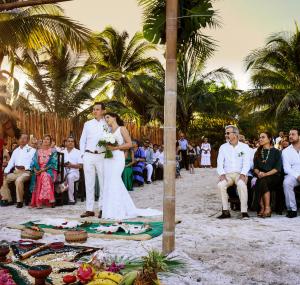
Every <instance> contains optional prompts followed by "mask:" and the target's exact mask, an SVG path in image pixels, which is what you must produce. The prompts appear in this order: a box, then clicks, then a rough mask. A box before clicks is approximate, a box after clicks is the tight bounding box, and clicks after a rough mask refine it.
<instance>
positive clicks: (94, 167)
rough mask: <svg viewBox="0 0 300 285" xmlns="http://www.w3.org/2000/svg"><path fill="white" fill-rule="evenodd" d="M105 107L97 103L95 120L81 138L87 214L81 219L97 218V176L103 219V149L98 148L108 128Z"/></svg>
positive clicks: (87, 126) (84, 130)
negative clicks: (95, 204) (95, 210)
mask: <svg viewBox="0 0 300 285" xmlns="http://www.w3.org/2000/svg"><path fill="white" fill-rule="evenodd" d="M104 114H105V105H104V103H102V102H96V103H95V104H94V106H93V115H94V119H93V120H90V121H87V122H86V123H85V124H84V127H83V131H82V134H81V138H80V152H81V157H82V158H83V170H84V178H85V188H86V212H84V213H83V214H82V215H80V217H81V218H85V217H92V216H95V212H94V202H95V180H96V174H97V176H98V181H99V188H100V193H99V210H100V211H99V216H98V217H99V218H101V217H102V199H103V180H104V177H103V163H104V151H105V149H104V148H103V147H99V146H97V143H98V142H99V140H100V139H102V138H103V135H104V133H105V130H108V126H107V124H106V122H105V120H104Z"/></svg>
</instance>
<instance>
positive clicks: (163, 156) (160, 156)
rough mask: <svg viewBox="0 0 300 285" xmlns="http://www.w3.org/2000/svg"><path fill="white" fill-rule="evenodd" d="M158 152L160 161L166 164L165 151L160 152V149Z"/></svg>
mask: <svg viewBox="0 0 300 285" xmlns="http://www.w3.org/2000/svg"><path fill="white" fill-rule="evenodd" d="M157 152H158V162H159V163H161V164H164V161H165V153H164V152H160V151H159V150H158V151H157Z"/></svg>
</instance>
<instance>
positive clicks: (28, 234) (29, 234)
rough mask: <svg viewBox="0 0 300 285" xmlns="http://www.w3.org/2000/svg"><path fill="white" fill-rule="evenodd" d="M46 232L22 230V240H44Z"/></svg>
mask: <svg viewBox="0 0 300 285" xmlns="http://www.w3.org/2000/svg"><path fill="white" fill-rule="evenodd" d="M43 236H44V231H36V230H33V229H30V228H24V229H22V230H21V238H22V239H34V240H38V239H41V238H43Z"/></svg>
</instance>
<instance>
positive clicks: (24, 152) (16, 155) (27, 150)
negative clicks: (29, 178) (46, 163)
mask: <svg viewBox="0 0 300 285" xmlns="http://www.w3.org/2000/svg"><path fill="white" fill-rule="evenodd" d="M35 152H36V150H35V149H34V148H32V147H31V146H29V145H28V144H27V145H25V146H24V147H23V148H21V147H18V148H16V149H15V150H14V151H13V153H12V155H11V158H10V160H9V162H8V165H7V166H6V168H5V170H4V173H6V174H8V173H9V172H10V171H11V170H12V169H13V168H14V167H15V166H24V167H25V170H30V164H31V162H32V159H33V156H34V154H35Z"/></svg>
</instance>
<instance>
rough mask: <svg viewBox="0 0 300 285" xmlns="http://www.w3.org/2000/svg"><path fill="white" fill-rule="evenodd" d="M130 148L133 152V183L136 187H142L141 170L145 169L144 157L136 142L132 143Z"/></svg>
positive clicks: (142, 176)
mask: <svg viewBox="0 0 300 285" xmlns="http://www.w3.org/2000/svg"><path fill="white" fill-rule="evenodd" d="M132 147H133V151H134V161H133V167H132V170H133V183H135V184H137V185H138V186H143V185H144V175H143V170H144V168H145V161H146V155H145V152H144V150H143V148H141V147H139V145H138V142H137V141H132Z"/></svg>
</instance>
